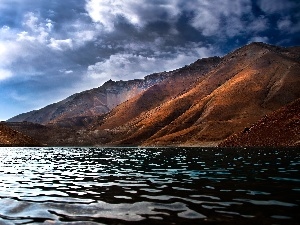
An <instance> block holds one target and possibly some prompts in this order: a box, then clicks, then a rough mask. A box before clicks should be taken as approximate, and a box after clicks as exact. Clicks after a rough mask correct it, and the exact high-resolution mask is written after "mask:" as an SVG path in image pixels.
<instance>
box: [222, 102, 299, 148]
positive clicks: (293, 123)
mask: <svg viewBox="0 0 300 225" xmlns="http://www.w3.org/2000/svg"><path fill="white" fill-rule="evenodd" d="M219 146H220V147H241V146H242V147H249V146H251V147H253V146H257V147H258V146H259V147H261V146H273V147H282V146H299V147H300V99H297V100H295V101H294V102H292V103H291V104H289V105H287V106H284V107H282V108H280V109H278V110H276V111H275V112H273V113H271V114H270V115H267V116H264V117H263V118H262V119H260V120H259V121H258V122H256V123H254V124H253V125H251V126H250V127H247V128H245V129H244V130H243V131H241V132H239V133H237V134H234V135H232V136H230V137H229V138H227V139H226V140H225V141H223V142H222V143H220V144H219Z"/></svg>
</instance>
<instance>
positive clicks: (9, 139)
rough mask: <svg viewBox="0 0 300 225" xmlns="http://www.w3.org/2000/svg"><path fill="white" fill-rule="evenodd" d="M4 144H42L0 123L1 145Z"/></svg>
mask: <svg viewBox="0 0 300 225" xmlns="http://www.w3.org/2000/svg"><path fill="white" fill-rule="evenodd" d="M3 146H41V144H40V143H39V142H37V141H36V140H34V139H33V138H30V137H28V136H27V135H24V134H21V133H20V132H18V131H15V130H13V129H11V128H9V127H7V126H6V125H4V124H3V123H0V147H3Z"/></svg>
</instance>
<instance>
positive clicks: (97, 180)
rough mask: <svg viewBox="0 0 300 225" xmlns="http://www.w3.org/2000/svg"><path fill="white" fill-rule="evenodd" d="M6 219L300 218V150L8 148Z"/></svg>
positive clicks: (2, 165)
mask: <svg viewBox="0 0 300 225" xmlns="http://www.w3.org/2000/svg"><path fill="white" fill-rule="evenodd" d="M0 161H1V162H0V224H257V225H259V224H300V222H299V221H300V150H297V149H234V150H233V149H231V150H230V149H227V150H226V149H216V148H215V149H213V148H207V149H205V148H158V149H156V148H148V149H145V148H1V149H0Z"/></svg>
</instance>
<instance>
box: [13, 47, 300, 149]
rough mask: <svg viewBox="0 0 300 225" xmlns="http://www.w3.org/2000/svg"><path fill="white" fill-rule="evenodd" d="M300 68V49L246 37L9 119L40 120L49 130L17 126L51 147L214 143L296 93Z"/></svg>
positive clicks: (297, 95) (299, 94)
mask: <svg viewBox="0 0 300 225" xmlns="http://www.w3.org/2000/svg"><path fill="white" fill-rule="evenodd" d="M299 71H300V47H289V48H283V47H278V46H272V45H267V44H264V43H251V44H249V45H246V46H243V47H241V48H240V49H237V50H235V51H233V52H231V53H229V54H227V55H225V56H224V57H212V58H206V59H199V60H197V61H196V62H194V63H192V64H190V65H187V66H185V67H183V68H180V69H177V70H174V71H170V72H163V73H158V74H154V75H150V76H148V77H145V79H144V80H133V81H118V82H113V81H108V82H107V83H105V84H104V85H103V86H101V87H99V88H96V89H92V90H89V91H85V92H82V93H79V94H75V95H73V96H71V97H69V98H67V99H65V100H63V101H61V102H59V103H56V104H54V105H50V106H47V107H45V108H43V109H41V110H38V111H34V112H31V113H28V114H25V115H20V116H18V117H14V118H13V119H11V120H9V121H23V120H27V121H31V122H38V123H41V124H44V125H45V126H46V128H47V129H48V131H47V132H45V133H47V135H46V136H43V135H44V134H42V133H40V132H35V131H34V129H31V128H30V129H29V128H28V127H27V128H24V126H23V125H21V126H19V125H18V126H17V127H19V128H18V129H20V131H22V132H23V133H26V132H28V133H26V134H28V135H29V134H30V135H32V134H33V137H37V136H39V138H40V139H39V140H45V142H43V143H46V142H47V144H48V145H113V146H116V145H118V146H128V145H135V146H136V145H144V146H166V145H167V146H172V145H176V146H178V145H184V146H193V145H205V146H207V145H213V146H216V145H217V144H219V143H220V142H222V141H224V140H225V139H226V138H228V137H229V136H231V135H233V134H234V133H238V132H241V131H244V129H245V128H246V127H250V126H251V125H252V124H254V123H255V122H257V121H258V120H260V119H261V118H263V117H264V116H266V115H269V114H271V113H273V112H274V111H276V110H278V109H279V108H281V107H284V106H286V105H288V104H289V103H291V102H293V101H295V100H296V99H298V98H300V76H299ZM147 80H148V83H147ZM29 130H31V131H30V132H29ZM51 133H53V135H51ZM58 134H62V135H63V137H64V138H60V139H59V140H60V141H59V142H58V141H57V140H58Z"/></svg>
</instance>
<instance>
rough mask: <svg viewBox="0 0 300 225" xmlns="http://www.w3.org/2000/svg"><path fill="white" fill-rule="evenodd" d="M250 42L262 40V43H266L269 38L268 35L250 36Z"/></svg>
mask: <svg viewBox="0 0 300 225" xmlns="http://www.w3.org/2000/svg"><path fill="white" fill-rule="evenodd" d="M251 42H264V43H268V42H269V38H268V37H259V36H255V37H252V38H251V39H250V41H249V43H251Z"/></svg>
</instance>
